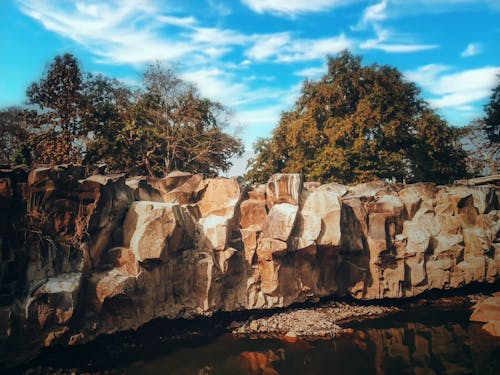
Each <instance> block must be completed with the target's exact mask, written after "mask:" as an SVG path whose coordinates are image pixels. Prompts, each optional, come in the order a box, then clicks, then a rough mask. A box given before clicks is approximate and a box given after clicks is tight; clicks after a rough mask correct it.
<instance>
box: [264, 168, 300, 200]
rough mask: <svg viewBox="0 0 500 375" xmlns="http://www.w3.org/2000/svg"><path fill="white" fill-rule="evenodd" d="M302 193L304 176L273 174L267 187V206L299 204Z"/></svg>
mask: <svg viewBox="0 0 500 375" xmlns="http://www.w3.org/2000/svg"><path fill="white" fill-rule="evenodd" d="M301 191H302V176H301V175H299V174H297V173H289V174H282V173H277V174H273V175H272V176H271V178H270V179H269V181H268V183H267V185H266V197H267V204H268V206H269V207H272V206H273V205H274V204H280V203H288V204H292V205H298V204H299V196H300V192H301Z"/></svg>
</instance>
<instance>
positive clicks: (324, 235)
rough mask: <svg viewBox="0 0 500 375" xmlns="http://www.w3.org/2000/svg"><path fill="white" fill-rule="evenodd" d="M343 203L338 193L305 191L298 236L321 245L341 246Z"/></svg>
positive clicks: (302, 197)
mask: <svg viewBox="0 0 500 375" xmlns="http://www.w3.org/2000/svg"><path fill="white" fill-rule="evenodd" d="M340 219H341V204H340V199H339V196H338V194H336V193H334V192H328V191H315V192H312V193H311V192H303V193H302V194H301V199H300V212H299V215H298V225H297V236H298V237H299V238H300V239H302V240H304V241H306V242H311V243H316V244H317V245H319V246H340V238H341V230H340Z"/></svg>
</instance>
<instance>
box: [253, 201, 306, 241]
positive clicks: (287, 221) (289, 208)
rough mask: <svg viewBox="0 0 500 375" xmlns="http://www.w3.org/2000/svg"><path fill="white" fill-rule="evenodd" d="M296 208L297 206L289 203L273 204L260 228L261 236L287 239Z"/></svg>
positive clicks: (295, 216) (290, 231)
mask: <svg viewBox="0 0 500 375" xmlns="http://www.w3.org/2000/svg"><path fill="white" fill-rule="evenodd" d="M298 209H299V207H298V206H296V205H293V204H289V203H281V204H275V205H273V207H272V208H271V211H270V212H269V215H268V217H267V219H266V221H265V223H264V227H263V228H262V237H263V238H272V239H276V240H281V241H285V242H286V241H288V239H289V238H290V234H291V233H292V229H293V226H294V224H295V219H296V218H297V212H298Z"/></svg>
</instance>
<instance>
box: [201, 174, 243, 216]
mask: <svg viewBox="0 0 500 375" xmlns="http://www.w3.org/2000/svg"><path fill="white" fill-rule="evenodd" d="M205 185H206V188H205V190H204V192H203V193H202V196H201V198H200V200H199V201H198V207H199V209H200V213H201V216H202V217H206V216H209V215H215V216H223V217H226V218H228V219H232V218H233V217H234V214H235V208H236V206H237V204H238V203H239V201H240V199H241V190H240V186H239V185H238V182H237V181H235V180H233V179H230V178H212V179H208V180H205Z"/></svg>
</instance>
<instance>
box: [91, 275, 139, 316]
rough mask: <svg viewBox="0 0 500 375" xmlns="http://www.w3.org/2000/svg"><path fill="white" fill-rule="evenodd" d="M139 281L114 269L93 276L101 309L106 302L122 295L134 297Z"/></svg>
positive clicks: (92, 281) (92, 282) (93, 283)
mask: <svg viewBox="0 0 500 375" xmlns="http://www.w3.org/2000/svg"><path fill="white" fill-rule="evenodd" d="M136 282H137V279H136V277H134V276H130V275H129V274H126V273H124V272H122V271H121V270H119V269H112V270H111V271H107V272H104V273H96V274H94V275H93V277H92V280H91V284H92V285H93V286H94V288H95V297H96V298H97V301H98V303H99V308H100V307H101V306H102V304H103V303H104V301H105V300H110V299H112V298H113V297H116V296H121V295H129V296H133V291H134V288H135V287H136Z"/></svg>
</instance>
